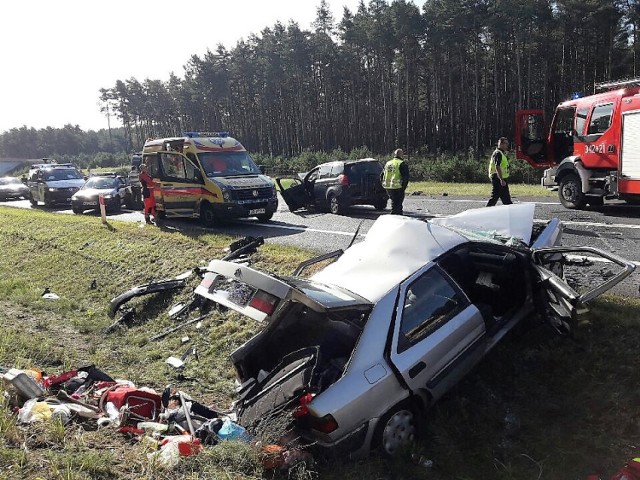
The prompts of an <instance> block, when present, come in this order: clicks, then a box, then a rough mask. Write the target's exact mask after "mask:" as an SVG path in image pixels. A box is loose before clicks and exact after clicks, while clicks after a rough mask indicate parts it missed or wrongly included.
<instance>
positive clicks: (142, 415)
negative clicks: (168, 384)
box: [106, 385, 162, 423]
mask: <svg viewBox="0 0 640 480" xmlns="http://www.w3.org/2000/svg"><path fill="white" fill-rule="evenodd" d="M106 401H107V402H111V403H113V404H114V405H115V406H116V408H117V409H118V410H120V412H121V414H122V416H123V419H124V418H126V419H131V420H135V421H144V420H156V418H157V416H158V413H160V409H161V408H162V397H161V396H160V395H158V394H157V393H154V392H149V391H146V390H139V389H137V388H134V387H130V386H128V385H118V386H116V387H113V388H112V389H111V390H109V391H108V392H107V394H106ZM123 423H125V422H123Z"/></svg>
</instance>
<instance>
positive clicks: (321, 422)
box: [311, 415, 338, 433]
mask: <svg viewBox="0 0 640 480" xmlns="http://www.w3.org/2000/svg"><path fill="white" fill-rule="evenodd" d="M311 428H313V429H314V430H317V431H319V432H322V433H331V432H334V431H336V430H337V429H338V422H336V420H335V419H334V418H333V416H332V415H325V416H324V417H322V418H316V417H311Z"/></svg>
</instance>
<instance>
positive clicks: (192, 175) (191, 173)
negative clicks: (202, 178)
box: [184, 160, 200, 181]
mask: <svg viewBox="0 0 640 480" xmlns="http://www.w3.org/2000/svg"><path fill="white" fill-rule="evenodd" d="M184 168H185V176H186V178H188V179H189V180H193V181H195V180H197V179H198V173H199V172H200V169H199V168H198V167H196V166H195V164H193V163H191V162H190V161H188V160H184Z"/></svg>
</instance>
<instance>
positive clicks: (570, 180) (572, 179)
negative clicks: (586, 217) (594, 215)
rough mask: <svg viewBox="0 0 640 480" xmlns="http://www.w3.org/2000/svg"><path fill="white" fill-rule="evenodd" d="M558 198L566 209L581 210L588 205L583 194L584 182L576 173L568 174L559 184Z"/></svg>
mask: <svg viewBox="0 0 640 480" xmlns="http://www.w3.org/2000/svg"><path fill="white" fill-rule="evenodd" d="M558 197H560V203H562V205H563V206H564V207H565V208H572V209H577V210H581V209H582V208H584V206H585V205H586V203H587V202H586V198H585V195H584V193H582V182H581V181H580V177H578V175H576V174H575V173H568V174H567V175H565V176H564V177H562V178H561V179H560V181H559V182H558Z"/></svg>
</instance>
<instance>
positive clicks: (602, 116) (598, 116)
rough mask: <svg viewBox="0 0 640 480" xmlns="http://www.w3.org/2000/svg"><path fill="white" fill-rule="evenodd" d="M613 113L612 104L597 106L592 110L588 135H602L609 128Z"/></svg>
mask: <svg viewBox="0 0 640 480" xmlns="http://www.w3.org/2000/svg"><path fill="white" fill-rule="evenodd" d="M612 113H613V103H608V104H606V105H598V106H596V107H595V108H594V109H593V113H592V114H591V121H590V122H589V131H588V132H587V134H588V135H593V134H599V133H604V132H606V131H607V129H608V128H609V127H610V126H611V114H612Z"/></svg>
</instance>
